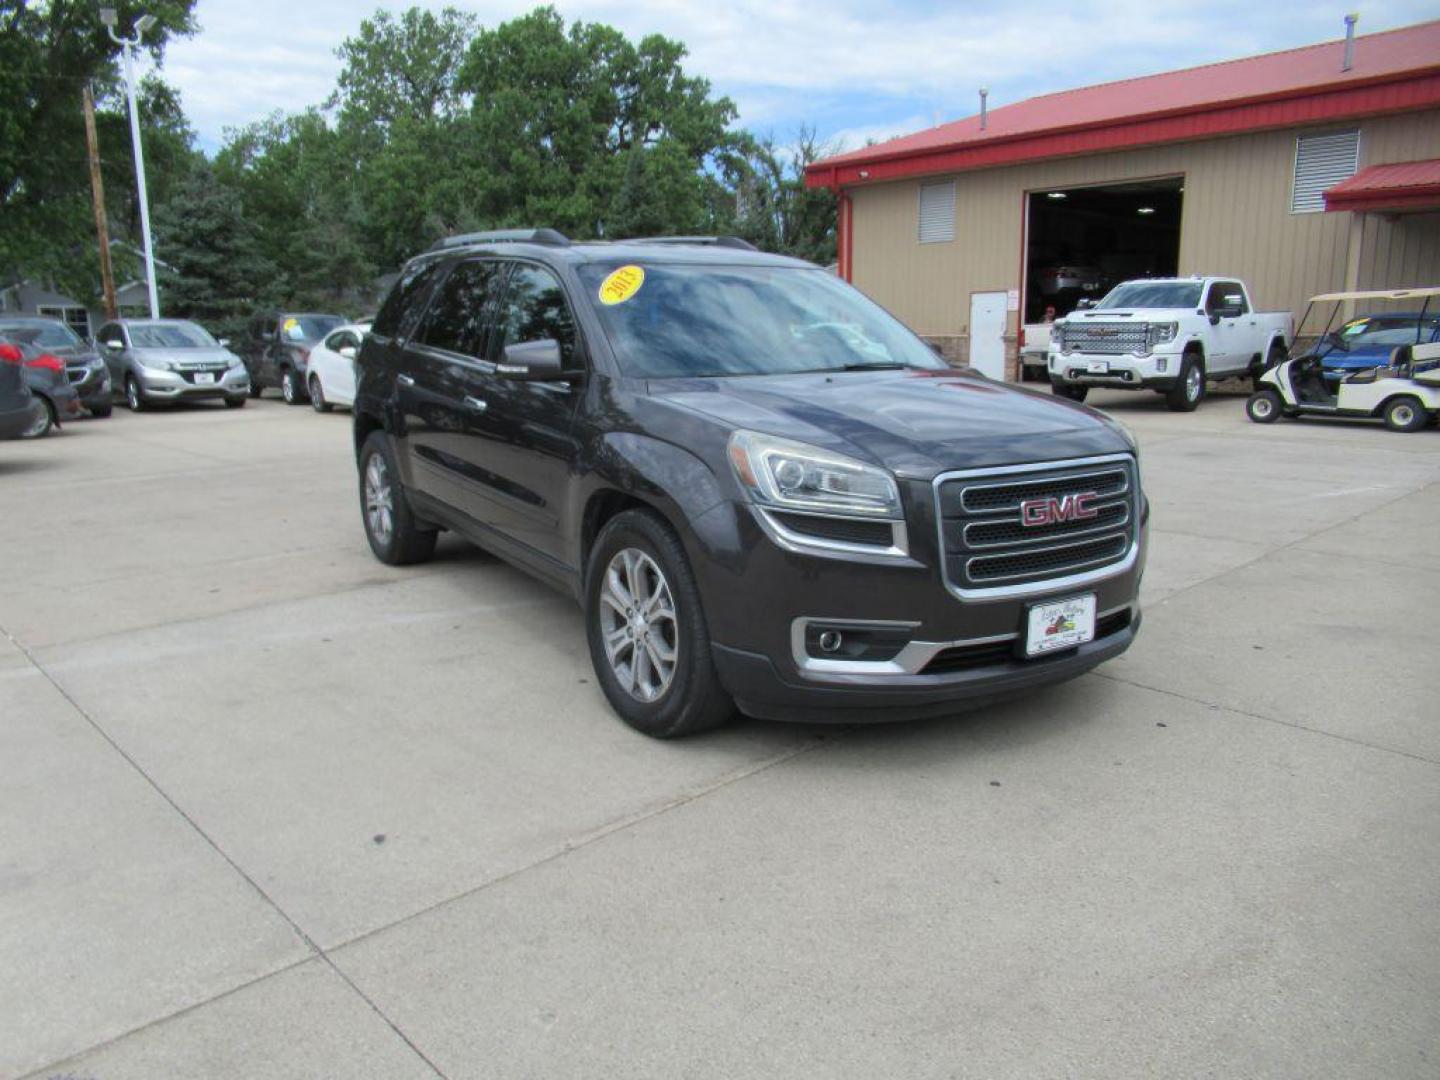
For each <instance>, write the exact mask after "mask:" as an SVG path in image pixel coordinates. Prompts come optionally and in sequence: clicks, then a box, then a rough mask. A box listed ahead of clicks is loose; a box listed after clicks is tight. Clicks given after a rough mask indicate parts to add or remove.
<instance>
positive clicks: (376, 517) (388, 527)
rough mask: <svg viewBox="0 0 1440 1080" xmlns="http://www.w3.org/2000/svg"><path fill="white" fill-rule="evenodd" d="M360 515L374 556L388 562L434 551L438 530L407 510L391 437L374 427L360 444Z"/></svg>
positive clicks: (397, 563)
mask: <svg viewBox="0 0 1440 1080" xmlns="http://www.w3.org/2000/svg"><path fill="white" fill-rule="evenodd" d="M360 518H361V521H362V522H363V523H364V526H365V539H366V540H368V541H369V542H370V550H371V551H373V552H374V553H375V557H376V558H377V559H379V560H380V561H381V562H383V563H388V564H389V565H390V566H409V565H411V564H413V563H420V562H425V561H426V560H427V559H429V558H430V556H432V555H434V554H435V541H436V538H437V536H438V533H437V532H436V531H435V530H434V529H427V528H423V527H422V526H421V525H420V524H419V523H418V522H416V520H415V515H414V514H413V513H411V511H410V502H409V500H408V499H406V498H405V488H404V486H403V485H402V484H401V483H400V471H399V469H397V468H396V467H395V452H394V450H393V448H392V447H391V444H390V437H389V436H388V435H386V434H385V433H384V432H383V431H374V432H371V433H370V437H369V438H368V439H366V440H365V445H364V446H363V447H361V448H360Z"/></svg>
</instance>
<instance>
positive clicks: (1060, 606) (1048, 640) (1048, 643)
mask: <svg viewBox="0 0 1440 1080" xmlns="http://www.w3.org/2000/svg"><path fill="white" fill-rule="evenodd" d="M1094 639H1095V594H1094V593H1086V594H1085V595H1084V596H1072V597H1071V598H1070V599H1069V600H1056V601H1054V602H1053V603H1049V604H1036V605H1035V606H1034V607H1032V608H1031V609H1030V625H1029V628H1028V630H1027V631H1026V634H1025V655H1026V656H1041V655H1043V654H1045V653H1049V652H1055V651H1056V650H1057V649H1071V648H1074V647H1075V646H1076V645H1083V644H1085V642H1087V641H1093V640H1094Z"/></svg>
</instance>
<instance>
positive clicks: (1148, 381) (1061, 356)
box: [1046, 351, 1183, 390]
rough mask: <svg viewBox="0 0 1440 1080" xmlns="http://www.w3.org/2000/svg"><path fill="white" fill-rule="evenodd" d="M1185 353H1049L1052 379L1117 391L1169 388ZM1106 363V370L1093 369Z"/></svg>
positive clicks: (1070, 384)
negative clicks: (1110, 388) (1111, 354)
mask: <svg viewBox="0 0 1440 1080" xmlns="http://www.w3.org/2000/svg"><path fill="white" fill-rule="evenodd" d="M1182 360H1183V355H1182V354H1181V353H1178V352H1177V353H1169V352H1153V353H1149V354H1147V355H1145V356H1136V355H1135V354H1134V353H1123V354H1120V355H1117V356H1110V355H1100V354H1091V353H1082V352H1069V353H1062V352H1055V351H1052V352H1051V353H1050V354H1049V357H1048V361H1047V365H1046V366H1047V368H1048V370H1049V373H1050V381H1051V382H1055V383H1061V384H1063V385H1067V386H1096V387H1101V386H1103V387H1112V388H1114V389H1117V390H1169V389H1171V388H1172V387H1173V386H1174V385H1175V383H1176V381H1177V380H1178V378H1179V375H1180V364H1181V361H1182ZM1100 365H1104V370H1103V371H1092V370H1091V368H1093V367H1098V366H1100Z"/></svg>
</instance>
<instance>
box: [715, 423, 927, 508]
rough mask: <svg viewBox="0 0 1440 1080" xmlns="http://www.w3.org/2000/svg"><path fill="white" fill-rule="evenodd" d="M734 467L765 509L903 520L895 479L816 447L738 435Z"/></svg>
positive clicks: (734, 440)
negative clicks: (772, 508)
mask: <svg viewBox="0 0 1440 1080" xmlns="http://www.w3.org/2000/svg"><path fill="white" fill-rule="evenodd" d="M730 462H731V464H732V465H733V466H734V467H735V475H736V477H738V478H739V480H740V485H741V486H742V487H743V488H744V489H745V490H746V492H747V493H748V494H749V495H750V497H751V498H752V499H754V500H755V502H757V503H760V504H762V505H764V506H769V507H774V508H776V509H780V510H801V511H806V510H808V511H811V512H818V513H829V514H852V515H856V516H865V517H876V518H891V519H898V518H900V517H902V516H903V515H902V513H901V510H900V491H899V489H898V488H897V487H896V486H895V478H894V477H893V476H891V475H890V474H889V473H888V472H886V471H885V470H884V469H880V468H877V467H876V466H874V465H866V464H865V463H864V462H861V461H856V460H855V459H854V458H848V457H845V456H843V455H841V454H833V453H831V452H830V451H828V450H821V449H820V448H819V447H817V446H807V445H805V444H804V443H797V442H791V441H790V440H788V439H780V438H776V437H775V436H773V435H761V434H760V433H759V432H755V431H737V432H735V434H733V435H731V436H730Z"/></svg>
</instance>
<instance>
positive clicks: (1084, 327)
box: [1065, 322, 1149, 356]
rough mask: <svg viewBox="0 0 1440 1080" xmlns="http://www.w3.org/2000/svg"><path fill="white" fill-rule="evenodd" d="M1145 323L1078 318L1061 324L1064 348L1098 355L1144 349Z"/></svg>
mask: <svg viewBox="0 0 1440 1080" xmlns="http://www.w3.org/2000/svg"><path fill="white" fill-rule="evenodd" d="M1148 334H1149V328H1148V327H1147V326H1146V324H1145V323H1102V322H1082V323H1066V324H1065V348H1066V349H1067V350H1068V349H1073V350H1075V351H1076V352H1083V353H1094V354H1098V355H1101V356H1120V355H1122V354H1124V353H1131V352H1140V353H1144V352H1148V351H1149V350H1148V348H1147V345H1146V342H1147V339H1148Z"/></svg>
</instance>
